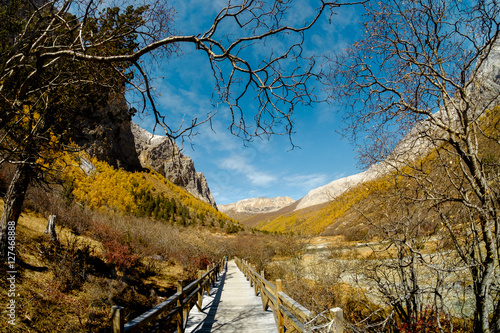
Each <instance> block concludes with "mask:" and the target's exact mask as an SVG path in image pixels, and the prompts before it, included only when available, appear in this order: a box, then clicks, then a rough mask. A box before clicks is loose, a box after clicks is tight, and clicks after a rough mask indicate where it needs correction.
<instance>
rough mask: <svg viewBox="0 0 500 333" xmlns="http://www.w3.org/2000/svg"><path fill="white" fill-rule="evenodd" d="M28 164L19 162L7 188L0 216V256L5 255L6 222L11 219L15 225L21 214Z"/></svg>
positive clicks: (27, 176) (26, 187) (27, 182)
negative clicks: (0, 215)
mask: <svg viewBox="0 0 500 333" xmlns="http://www.w3.org/2000/svg"><path fill="white" fill-rule="evenodd" d="M29 168H30V167H29V165H27V164H19V165H18V166H17V167H16V171H15V173H14V177H13V178H12V180H11V182H10V185H9V189H8V190H7V193H6V195H5V198H4V207H3V212H2V217H1V218H0V253H1V255H2V258H5V257H6V255H7V244H8V243H7V222H9V221H13V222H14V226H15V227H17V221H18V220H19V216H20V215H21V209H22V206H23V202H24V197H25V195H26V190H27V189H28V185H29V183H30V177H29Z"/></svg>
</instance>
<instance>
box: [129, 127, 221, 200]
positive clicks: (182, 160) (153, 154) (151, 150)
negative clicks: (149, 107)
mask: <svg viewBox="0 0 500 333" xmlns="http://www.w3.org/2000/svg"><path fill="white" fill-rule="evenodd" d="M131 128H132V133H133V135H134V139H135V149H136V151H137V154H138V156H139V161H140V162H141V165H142V166H143V167H144V168H151V169H153V170H155V171H156V172H158V173H160V174H161V175H163V176H164V177H165V178H167V179H168V180H169V181H171V182H172V183H174V184H175V185H177V186H181V187H183V188H185V189H186V190H187V191H188V192H189V193H191V194H193V195H194V196H196V197H198V198H200V199H201V200H203V201H205V202H207V203H209V204H211V205H212V206H213V207H217V205H216V203H215V199H214V197H213V196H212V193H211V192H210V189H209V188H208V184H207V180H206V179H205V176H204V175H203V173H201V172H196V169H195V167H194V163H193V160H192V159H191V158H190V157H188V156H185V155H183V154H182V153H181V151H180V149H179V147H177V145H176V144H175V142H173V141H172V140H171V139H170V138H168V137H166V136H161V135H154V134H152V133H150V132H148V131H146V130H145V129H143V128H141V127H140V126H139V125H137V124H135V123H132V124H131Z"/></svg>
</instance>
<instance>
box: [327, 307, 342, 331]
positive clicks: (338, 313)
mask: <svg viewBox="0 0 500 333" xmlns="http://www.w3.org/2000/svg"><path fill="white" fill-rule="evenodd" d="M330 315H331V318H332V319H333V320H334V321H335V333H344V311H342V309H341V308H333V309H330Z"/></svg>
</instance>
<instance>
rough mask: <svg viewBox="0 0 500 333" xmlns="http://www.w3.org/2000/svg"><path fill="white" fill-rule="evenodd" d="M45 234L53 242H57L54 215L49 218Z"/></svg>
mask: <svg viewBox="0 0 500 333" xmlns="http://www.w3.org/2000/svg"><path fill="white" fill-rule="evenodd" d="M45 233H46V234H47V235H49V236H50V238H51V239H52V241H53V242H57V234H56V216H55V215H50V216H49V221H48V222H47V229H46V230H45Z"/></svg>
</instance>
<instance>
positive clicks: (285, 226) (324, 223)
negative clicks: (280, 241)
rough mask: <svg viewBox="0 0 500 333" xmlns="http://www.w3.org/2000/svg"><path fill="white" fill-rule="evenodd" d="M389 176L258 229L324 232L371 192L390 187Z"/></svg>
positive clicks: (310, 233)
mask: <svg viewBox="0 0 500 333" xmlns="http://www.w3.org/2000/svg"><path fill="white" fill-rule="evenodd" d="M391 186H392V185H391V182H390V178H389V177H383V178H379V179H376V180H373V181H370V182H367V183H364V184H361V185H359V186H357V187H355V188H353V189H351V190H349V191H346V192H344V193H343V194H342V195H340V196H338V197H337V198H335V199H334V200H333V201H331V202H330V203H328V204H327V205H325V206H324V207H322V208H320V209H318V210H307V209H304V210H300V211H296V212H293V213H290V214H286V215H282V216H279V217H277V218H275V219H274V220H272V221H269V222H263V223H261V224H260V225H259V226H258V227H257V229H260V230H262V231H268V232H294V233H297V234H302V235H317V234H320V233H321V232H323V231H324V230H325V229H326V228H327V227H328V226H329V225H331V224H332V223H333V222H334V221H335V220H336V219H337V218H339V217H341V216H343V215H344V214H345V213H346V212H347V211H348V210H349V209H350V208H351V207H352V206H354V205H355V204H357V203H359V202H360V201H362V200H363V199H365V198H366V197H367V196H368V195H369V194H370V193H374V192H383V191H384V190H387V189H388V188H390V187H391Z"/></svg>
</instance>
